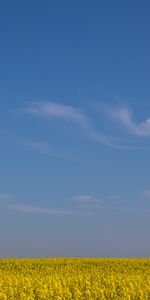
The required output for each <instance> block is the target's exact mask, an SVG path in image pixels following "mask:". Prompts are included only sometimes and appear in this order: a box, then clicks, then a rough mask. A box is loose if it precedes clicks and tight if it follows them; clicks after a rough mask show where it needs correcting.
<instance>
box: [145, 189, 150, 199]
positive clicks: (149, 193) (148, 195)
mask: <svg viewBox="0 0 150 300" xmlns="http://www.w3.org/2000/svg"><path fill="white" fill-rule="evenodd" d="M143 195H144V196H145V197H146V198H150V190H144V191H143Z"/></svg>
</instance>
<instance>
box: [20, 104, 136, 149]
mask: <svg viewBox="0 0 150 300" xmlns="http://www.w3.org/2000/svg"><path fill="white" fill-rule="evenodd" d="M21 111H22V112H24V113H28V114H31V115H34V116H37V117H43V118H57V119H63V120H68V121H72V122H74V123H76V124H77V125H78V126H80V128H82V130H84V132H85V133H86V134H87V136H88V137H89V138H90V139H92V140H95V141H96V142H98V143H100V144H104V145H107V146H109V147H112V148H118V149H131V148H132V147H130V146H126V145H122V144H120V143H118V142H116V140H115V139H114V138H112V137H109V136H106V135H105V134H102V133H100V132H97V130H95V128H94V127H93V126H92V124H91V121H90V120H89V118H88V117H87V115H86V114H85V113H84V112H83V111H81V110H79V109H77V108H75V107H72V106H68V105H62V104H58V103H54V102H51V101H48V102H35V103H31V104H30V105H29V106H27V107H26V108H24V109H22V110H21Z"/></svg>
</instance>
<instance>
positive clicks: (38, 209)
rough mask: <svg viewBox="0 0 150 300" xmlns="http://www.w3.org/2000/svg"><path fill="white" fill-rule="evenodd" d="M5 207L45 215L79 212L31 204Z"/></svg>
mask: <svg viewBox="0 0 150 300" xmlns="http://www.w3.org/2000/svg"><path fill="white" fill-rule="evenodd" d="M6 208H7V209H10V210H15V211H18V212H22V213H33V214H45V215H70V214H77V213H79V212H76V211H73V210H63V209H50V208H43V207H36V206H32V205H18V204H17V205H8V206H7V207H6Z"/></svg>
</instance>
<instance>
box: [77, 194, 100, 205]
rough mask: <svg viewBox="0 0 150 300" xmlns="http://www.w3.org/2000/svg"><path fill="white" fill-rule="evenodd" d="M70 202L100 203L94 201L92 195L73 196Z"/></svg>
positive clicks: (96, 200)
mask: <svg viewBox="0 0 150 300" xmlns="http://www.w3.org/2000/svg"><path fill="white" fill-rule="evenodd" d="M72 200H73V201H75V202H77V203H91V202H92V203H94V202H101V201H100V200H98V199H96V198H95V197H94V196H92V195H77V196H73V197H72Z"/></svg>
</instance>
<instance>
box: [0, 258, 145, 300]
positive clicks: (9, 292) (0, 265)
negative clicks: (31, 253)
mask: <svg viewBox="0 0 150 300" xmlns="http://www.w3.org/2000/svg"><path fill="white" fill-rule="evenodd" d="M7 299H9V300H17V299H24V300H32V299H36V300H38V299H41V300H44V299H56V300H60V299H68V300H71V299H74V300H76V299H82V300H83V299H85V300H98V299H100V300H104V299H124V300H138V299H144V300H146V299H150V259H115V258H114V259H105V258H89V259H88V258H84V259H80V258H51V259H44V258H43V259H1V260H0V300H7Z"/></svg>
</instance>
